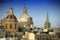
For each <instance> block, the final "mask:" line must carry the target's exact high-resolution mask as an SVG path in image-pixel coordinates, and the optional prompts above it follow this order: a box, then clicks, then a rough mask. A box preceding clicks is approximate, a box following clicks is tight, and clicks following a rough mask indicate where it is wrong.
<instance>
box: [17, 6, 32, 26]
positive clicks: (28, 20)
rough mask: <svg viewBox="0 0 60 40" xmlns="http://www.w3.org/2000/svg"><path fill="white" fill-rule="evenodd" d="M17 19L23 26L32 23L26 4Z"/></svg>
mask: <svg viewBox="0 0 60 40" xmlns="http://www.w3.org/2000/svg"><path fill="white" fill-rule="evenodd" d="M18 21H19V23H20V25H23V26H24V25H30V24H33V22H32V17H30V16H29V15H28V13H27V8H26V6H25V7H24V8H23V14H22V15H21V16H20V18H19V19H18Z"/></svg>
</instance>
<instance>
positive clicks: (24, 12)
mask: <svg viewBox="0 0 60 40" xmlns="http://www.w3.org/2000/svg"><path fill="white" fill-rule="evenodd" d="M23 14H27V8H26V5H25V6H24V8H23Z"/></svg>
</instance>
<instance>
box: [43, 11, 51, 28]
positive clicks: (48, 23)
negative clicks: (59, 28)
mask: <svg viewBox="0 0 60 40" xmlns="http://www.w3.org/2000/svg"><path fill="white" fill-rule="evenodd" d="M44 25H45V28H50V26H51V24H50V22H49V17H48V11H47V15H46V21H45V24H44Z"/></svg>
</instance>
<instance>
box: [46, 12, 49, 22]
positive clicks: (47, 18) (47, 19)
mask: <svg viewBox="0 0 60 40" xmlns="http://www.w3.org/2000/svg"><path fill="white" fill-rule="evenodd" d="M46 21H47V22H49V17H48V12H47V15H46Z"/></svg>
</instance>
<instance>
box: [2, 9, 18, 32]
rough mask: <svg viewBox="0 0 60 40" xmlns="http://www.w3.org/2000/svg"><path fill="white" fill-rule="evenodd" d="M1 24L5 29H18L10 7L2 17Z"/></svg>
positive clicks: (13, 30) (11, 30)
mask: <svg viewBox="0 0 60 40" xmlns="http://www.w3.org/2000/svg"><path fill="white" fill-rule="evenodd" d="M3 25H4V29H5V31H10V32H15V31H17V30H18V21H17V18H16V17H15V15H14V13H13V9H12V8H10V10H9V11H8V12H7V15H6V17H5V18H4V19H3Z"/></svg>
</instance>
